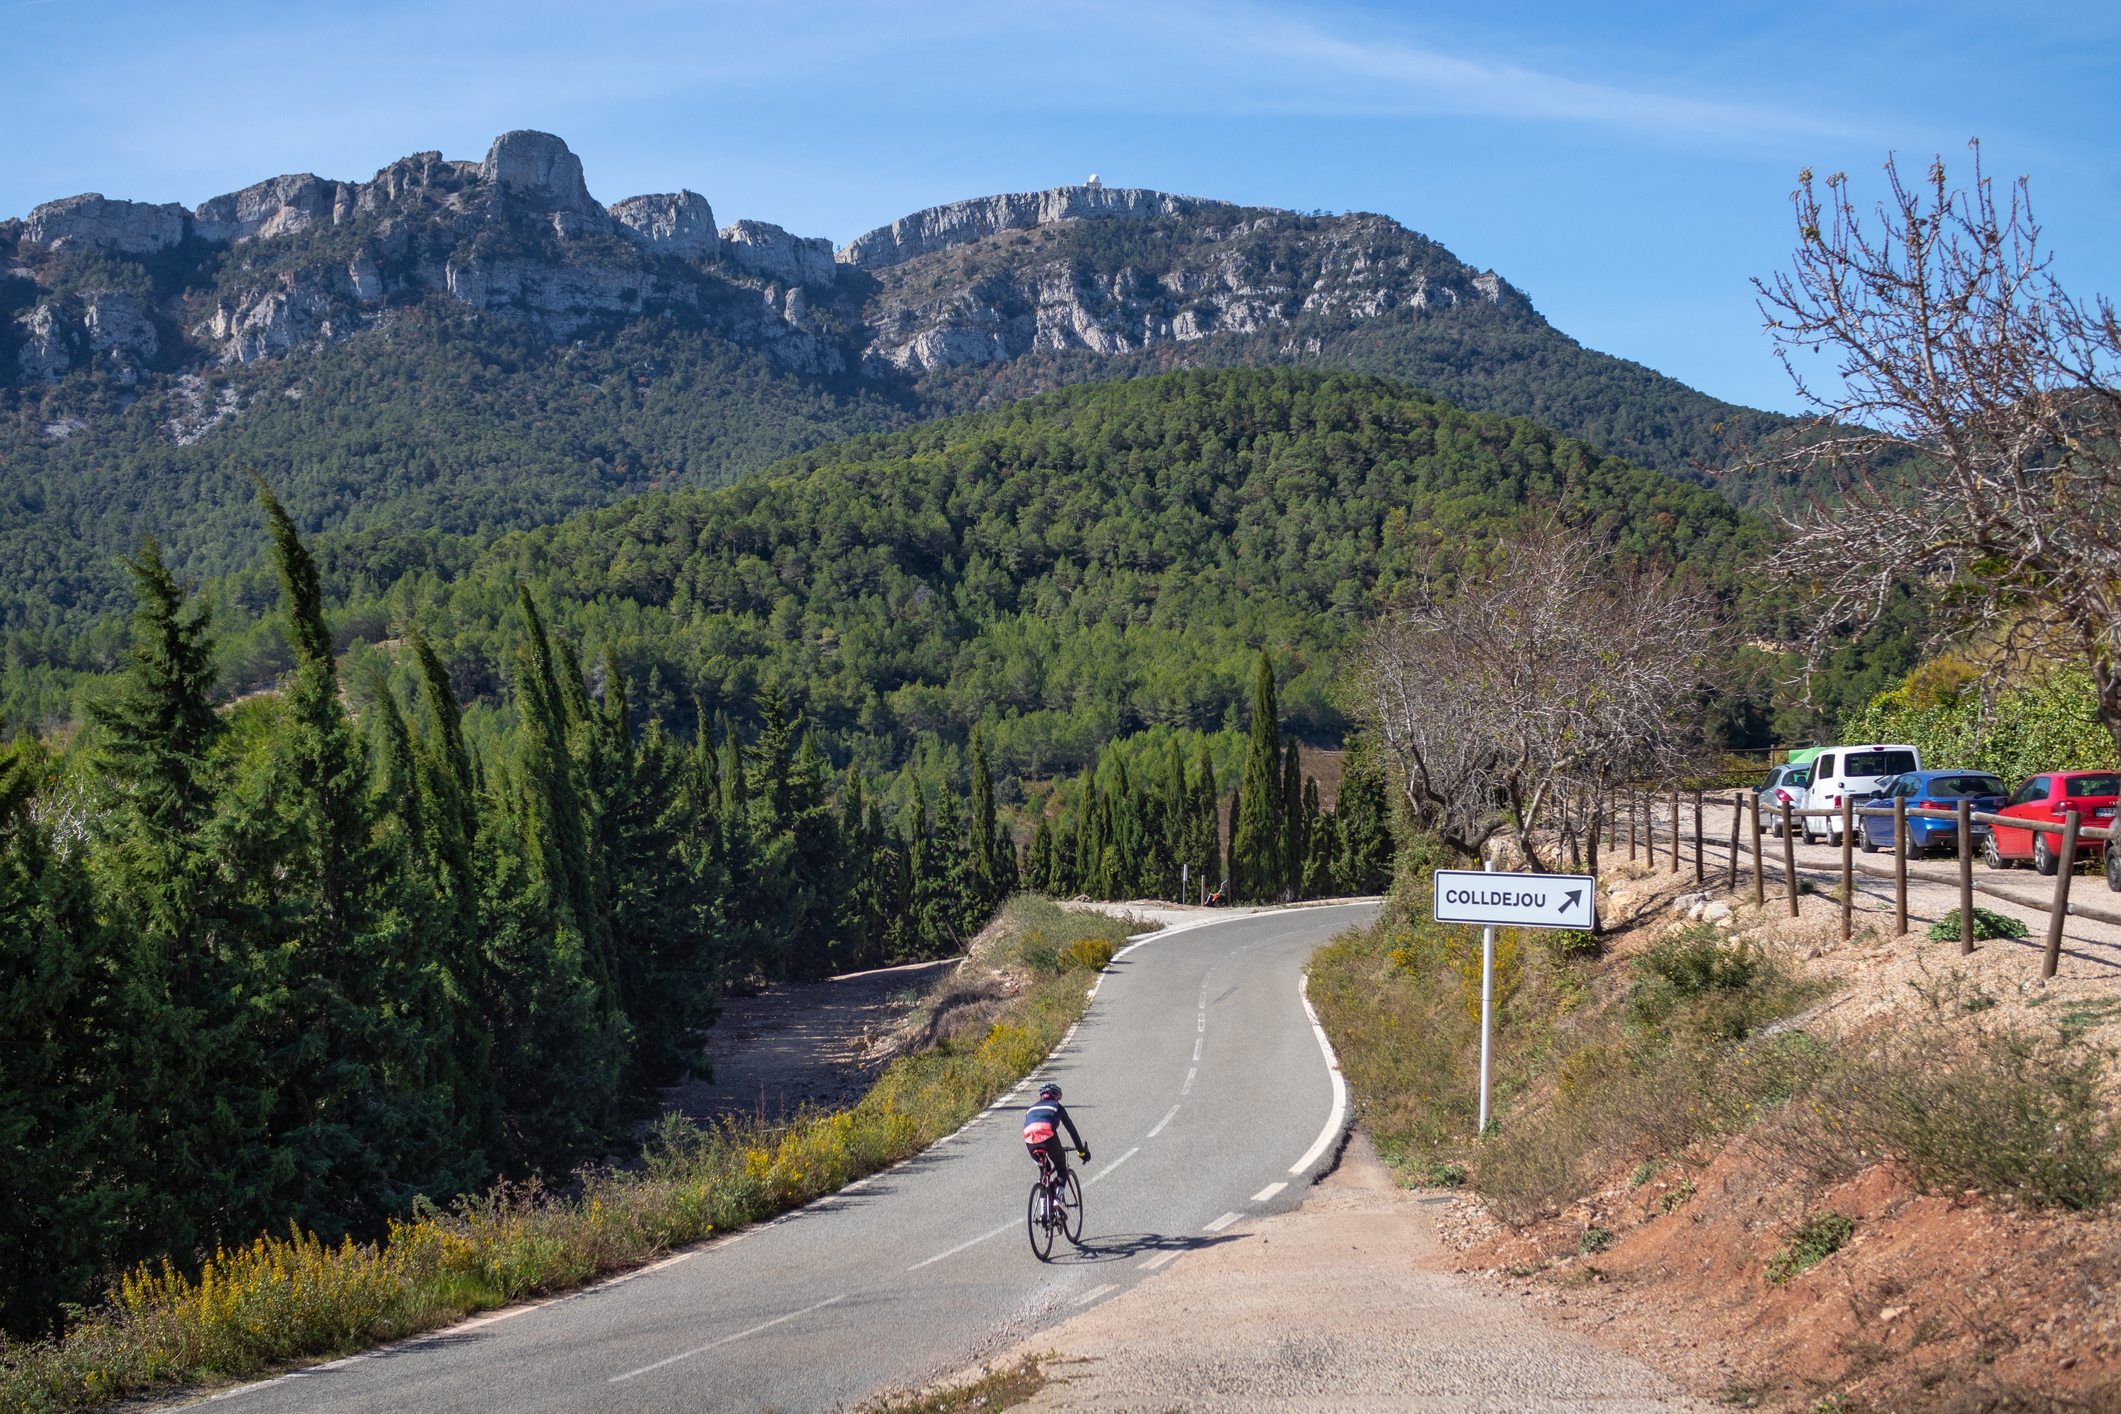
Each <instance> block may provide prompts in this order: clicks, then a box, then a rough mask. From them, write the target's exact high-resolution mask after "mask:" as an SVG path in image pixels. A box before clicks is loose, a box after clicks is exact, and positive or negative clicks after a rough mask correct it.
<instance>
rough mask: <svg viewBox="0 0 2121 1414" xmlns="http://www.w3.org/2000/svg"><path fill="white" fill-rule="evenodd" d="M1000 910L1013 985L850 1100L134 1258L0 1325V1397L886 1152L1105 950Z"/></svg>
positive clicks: (42, 1405)
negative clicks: (517, 1177)
mask: <svg viewBox="0 0 2121 1414" xmlns="http://www.w3.org/2000/svg"><path fill="white" fill-rule="evenodd" d="M1010 908H1011V910H1012V913H1011V914H1010V916H1009V917H1008V918H1005V919H1004V920H1003V921H1004V925H1005V926H1003V927H1002V928H1000V929H999V930H997V931H996V933H995V935H994V938H993V939H992V940H991V942H990V947H991V948H992V949H993V950H994V952H995V953H996V955H997V956H1000V957H1003V958H1004V959H1005V960H1006V962H1007V964H1008V965H1009V966H1012V967H1015V968H1016V969H1018V974H1019V977H1020V981H1019V984H1018V985H1017V986H1016V987H1015V990H1014V992H1013V994H1012V995H1009V996H1007V997H1005V998H1002V999H1000V1000H999V1001H998V1002H997V1004H996V1005H995V1006H993V1007H992V1008H991V1009H988V1010H986V1011H985V1012H984V1013H983V1014H982V1017H981V1020H980V1024H979V1029H978V1033H977V1034H976V1035H968V1034H967V1032H966V1028H964V1027H962V1026H953V1027H951V1028H949V1030H948V1031H947V1032H945V1033H944V1034H943V1035H942V1036H941V1037H940V1038H939V1039H938V1041H937V1043H936V1044H935V1045H934V1046H933V1047H932V1048H930V1049H927V1050H925V1051H922V1052H920V1053H918V1054H910V1055H904V1056H901V1057H900V1058H899V1059H897V1060H894V1061H893V1062H892V1063H891V1064H890V1065H889V1066H887V1067H886V1068H885V1070H884V1072H883V1074H882V1075H881V1076H880V1077H879V1078H878V1080H877V1083H876V1085H875V1086H874V1087H873V1088H872V1089H871V1090H870V1092H869V1093H868V1094H867V1095H866V1096H864V1097H863V1099H862V1100H861V1102H860V1103H859V1104H857V1105H855V1106H854V1107H853V1108H851V1109H847V1110H840V1111H835V1112H829V1113H817V1114H805V1115H800V1116H798V1117H796V1118H795V1119H793V1120H790V1121H788V1122H786V1123H780V1124H761V1123H758V1122H755V1121H735V1122H729V1123H724V1124H720V1125H715V1126H711V1127H705V1128H703V1127H699V1126H696V1125H693V1124H691V1123H690V1122H688V1121H685V1120H683V1119H680V1118H678V1117H676V1116H670V1117H666V1118H665V1120H664V1121H663V1123H662V1124H661V1125H660V1126H658V1127H657V1128H656V1130H655V1131H654V1132H653V1133H652V1134H651V1136H650V1138H649V1142H648V1144H647V1146H646V1149H645V1150H644V1153H643V1163H642V1165H641V1167H640V1168H639V1169H638V1170H633V1171H584V1172H583V1173H582V1174H581V1175H580V1176H579V1177H580V1180H581V1181H580V1185H579V1192H578V1193H577V1194H575V1195H572V1196H567V1197H561V1196H556V1195H552V1194H549V1193H546V1192H544V1191H542V1190H541V1189H539V1188H538V1187H537V1186H536V1185H534V1184H533V1185H521V1186H510V1185H502V1186H500V1187H497V1188H495V1189H494V1190H492V1191H491V1192H489V1193H487V1194H485V1195H483V1196H481V1197H479V1198H477V1199H468V1200H461V1201H460V1202H459V1203H458V1204H457V1205H456V1207H455V1208H453V1209H452V1210H450V1211H448V1212H443V1211H441V1210H439V1209H436V1208H434V1207H433V1206H432V1205H423V1206H422V1207H421V1209H420V1210H419V1211H417V1212H416V1213H414V1214H413V1215H412V1216H411V1217H410V1219H409V1220H408V1221H405V1222H402V1223H395V1224H393V1225H392V1227H391V1229H390V1232H389V1234H388V1236H387V1237H386V1238H385V1239H384V1240H383V1241H381V1242H377V1243H369V1244H362V1243H355V1242H350V1241H349V1242H346V1243H344V1244H341V1245H338V1246H330V1245H327V1244H325V1243H322V1242H320V1241H319V1240H318V1239H317V1238H316V1237H314V1236H313V1235H308V1234H304V1233H301V1232H290V1233H289V1235H288V1236H286V1237H273V1236H264V1237H260V1238H259V1239H258V1240H257V1241H256V1242H254V1243H252V1244H251V1245H250V1246H248V1247H245V1248H242V1249H240V1250H237V1251H232V1252H231V1251H222V1252H217V1253H215V1254H214V1255H213V1256H212V1257H210V1258H208V1259H207V1260H205V1261H204V1262H203V1263H201V1264H200V1265H199V1267H198V1269H197V1271H196V1272H195V1273H187V1272H184V1271H180V1270H177V1269H174V1268H173V1267H171V1266H169V1265H168V1264H164V1265H163V1266H162V1268H161V1269H160V1270H158V1271H150V1270H148V1269H147V1268H145V1267H142V1268H141V1269H140V1270H138V1271H137V1272H134V1273H133V1274H131V1275H130V1276H128V1277H126V1278H125V1279H124V1280H123V1281H122V1282H121V1283H120V1284H119V1287H118V1289H117V1290H116V1291H115V1292H114V1293H112V1296H111V1299H110V1300H109V1301H108V1302H107V1303H106V1305H105V1306H104V1307H103V1308H101V1309H100V1310H97V1311H95V1312H93V1313H89V1314H86V1315H85V1316H84V1317H83V1318H82V1319H80V1320H77V1321H76V1322H74V1323H73V1325H72V1328H71V1329H70V1330H69V1331H68V1332H67V1333H66V1335H65V1337H64V1338H63V1339H62V1340H58V1341H48V1342H40V1343H37V1344H32V1345H8V1344H6V1343H5V1342H4V1338H0V1410H6V1411H47V1410H64V1409H83V1408H89V1407H93V1406H95V1405H98V1404H103V1403H107V1402H109V1401H111V1400H113V1399H116V1398H119V1397H121V1396H124V1395H128V1394H133V1393H138V1392H141V1391H145V1390H148V1389H151V1388H153V1387H155V1386H157V1385H165V1384H169V1383H172V1382H179V1381H197V1380H201V1379H213V1378H224V1379H225V1378H231V1377H237V1376H241V1375H246V1374H253V1373H256V1372H259V1371H265V1370H271V1369H275V1368H281V1367H285V1366H287V1365H290V1364H294V1363H298V1362H302V1361H306V1360H310V1359H315V1358H320V1357H331V1356H336V1355H341V1354H345V1353H347V1352H349V1351H353V1350H358V1349H362V1348H364V1347H367V1346H372V1345H375V1344H377V1343H379V1342H383V1341H388V1340H393V1339H398V1338H402V1337H404V1336H407V1335H411V1334H415V1333H417V1332H420V1331H424V1330H430V1329H434V1328H436V1327H438V1326H443V1325H447V1324H449V1323H450V1322H452V1321H455V1320H458V1319H460V1318H462V1317H463V1316H466V1315H468V1314H471V1313H473V1312H476V1311H480V1310H486V1309H490V1308H492V1307H496V1306H501V1305H505V1304H507V1303H508V1302H511V1301H515V1300H519V1299H522V1298H524V1297H527V1296H535V1295H539V1294H543V1293H547V1292H554V1291H562V1290H566V1289H568V1288H571V1287H576V1286H580V1285H582V1284H583V1283H585V1282H588V1281H592V1280H594V1279H596V1278H597V1277H599V1276H603V1275H606V1274H609V1273H611V1272H615V1271H622V1270H625V1269H628V1268H631V1267H635V1266H638V1265H640V1264H641V1263H643V1262H646V1261H649V1260H652V1259H653V1258H655V1257H657V1256H659V1255H661V1254H663V1253H665V1252H668V1251H669V1250H671V1249H672V1248H674V1247H679V1246H683V1245H685V1244H688V1243H692V1242H697V1241H700V1240H701V1239H703V1238H706V1237H708V1236H711V1235H712V1234H714V1233H716V1232H724V1231H728V1230H730V1229H733V1228H737V1227H741V1226H743V1225H744V1224H746V1223H750V1222H756V1221H758V1220H760V1219H762V1218H766V1217H770V1216H772V1215H773V1214H775V1213H778V1212H783V1211H786V1210H787V1209H789V1208H791V1207H796V1206H799V1205H801V1204H803V1203H806V1202H809V1201H810V1200H812V1199H814V1198H817V1197H820V1196H822V1195H824V1194H826V1193H830V1192H832V1191H834V1190H836V1189H838V1188H840V1187H842V1186H844V1185H845V1184H847V1183H849V1182H852V1181H853V1180H855V1179H857V1178H860V1177H862V1176H863V1175H865V1174H870V1173H874V1172H876V1171H877V1170H879V1169H881V1168H884V1167H887V1166H888V1165H890V1164H893V1163H896V1162H897V1161H899V1160H900V1159H903V1158H906V1157H907V1156H909V1155H911V1154H913V1153H915V1152H917V1151H918V1150H920V1149H922V1148H924V1147H925V1146H927V1145H928V1144H930V1143H933V1142H934V1141H935V1140H936V1139H939V1138H941V1137H942V1136H943V1135H945V1134H948V1133H950V1132H952V1131H953V1130H955V1129H957V1128H958V1127H960V1126H961V1125H963V1124H964V1123H965V1122H966V1121H967V1120H969V1119H970V1118H971V1117H972V1116H973V1115H974V1114H976V1113H978V1111H979V1110H980V1109H981V1108H983V1107H984V1106H985V1105H987V1104H988V1103H989V1102H990V1101H992V1100H993V1099H994V1097H995V1096H997V1095H999V1094H1001V1093H1002V1092H1004V1091H1006V1090H1007V1089H1008V1088H1009V1087H1010V1086H1012V1085H1014V1084H1015V1083H1016V1082H1017V1081H1018V1080H1019V1079H1021V1078H1022V1077H1023V1076H1024V1075H1025V1074H1026V1073H1027V1072H1029V1071H1030V1070H1032V1069H1033V1068H1034V1067H1036V1066H1037V1065H1038V1064H1039V1063H1040V1062H1041V1061H1042V1060H1044V1058H1045V1057H1046V1055H1047V1053H1048V1052H1050V1051H1051V1050H1052V1049H1053V1047H1054V1046H1055V1045H1056V1044H1057V1043H1058V1042H1059V1040H1060V1038H1061V1035H1062V1033H1064V1032H1065V1031H1066V1030H1067V1028H1068V1026H1069V1025H1070V1024H1072V1023H1073V1022H1074V1021H1075V1020H1076V1018H1077V1017H1079V1016H1080V1015H1081V1014H1082V1009H1083V1005H1084V993H1085V990H1086V989H1085V987H1084V985H1083V984H1084V978H1085V972H1084V970H1083V967H1084V966H1085V965H1087V964H1088V963H1089V962H1091V961H1092V960H1098V965H1100V966H1101V965H1102V963H1103V961H1109V960H1110V956H1111V951H1110V943H1109V941H1108V940H1107V935H1108V933H1109V931H1110V929H1109V927H1108V926H1106V925H1110V924H1111V923H1112V920H1109V919H1106V920H1103V922H1102V923H1100V922H1099V921H1098V920H1096V919H1094V918H1091V919H1086V920H1085V922H1084V924H1082V925H1074V924H1072V922H1071V923H1070V924H1069V925H1066V926H1064V927H1063V928H1062V930H1061V935H1060V938H1061V940H1060V942H1059V943H1058V944H1057V945H1052V944H1049V942H1048V941H1047V940H1045V939H1040V940H1037V941H1035V942H1033V943H1032V944H1031V945H1030V946H1029V947H1026V946H1024V945H1023V943H1022V937H1023V935H1024V934H1026V933H1028V932H1029V931H1031V930H1032V929H1033V928H1034V927H1038V926H1040V925H1045V926H1052V925H1051V923H1050V920H1047V919H1045V913H1044V911H1050V912H1052V913H1053V914H1056V915H1060V916H1061V917H1062V918H1064V919H1068V920H1073V919H1074V918H1076V917H1078V916H1079V915H1062V914H1061V911H1060V910H1058V909H1052V908H1051V906H1050V905H1043V906H1041V905H1039V904H1037V903H1036V902H1034V903H1032V904H1028V905H1019V904H1014V903H1012V905H1010ZM1042 909H1043V910H1044V911H1042ZM1012 919H1013V920H1014V921H1013V922H1012V921H1011V920H1012ZM1086 940H1087V942H1088V944H1089V945H1088V946H1085V942H1086ZM1048 951H1050V952H1051V957H1050V959H1048V957H1047V952H1048ZM1012 1378H1014V1377H1012ZM1032 1388H1035V1386H1032ZM1025 1397H1028V1392H1027V1394H1026V1396H1025ZM921 1407H923V1408H925V1407H927V1406H921ZM935 1407H937V1408H941V1407H944V1406H935ZM948 1407H952V1408H955V1407H957V1406H955V1405H952V1406H948Z"/></svg>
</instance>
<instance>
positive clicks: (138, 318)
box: [81, 290, 161, 358]
mask: <svg viewBox="0 0 2121 1414" xmlns="http://www.w3.org/2000/svg"><path fill="white" fill-rule="evenodd" d="M81 304H82V311H83V312H82V319H81V322H82V324H83V325H85V326H86V327H87V329H88V346H89V347H90V348H92V349H95V350H97V351H98V352H101V351H104V350H107V349H123V350H125V351H127V352H130V353H135V354H138V355H139V356H140V357H142V358H153V357H154V356H155V354H156V352H157V351H158V350H159V349H160V348H161V340H159V339H158V338H157V337H156V336H155V325H154V321H152V320H151V319H149V318H148V317H147V306H146V305H144V304H142V303H141V302H140V299H139V298H138V296H135V295H128V294H123V293H121V292H119V291H117V290H90V291H88V292H87V293H86V294H84V295H82V296H81Z"/></svg>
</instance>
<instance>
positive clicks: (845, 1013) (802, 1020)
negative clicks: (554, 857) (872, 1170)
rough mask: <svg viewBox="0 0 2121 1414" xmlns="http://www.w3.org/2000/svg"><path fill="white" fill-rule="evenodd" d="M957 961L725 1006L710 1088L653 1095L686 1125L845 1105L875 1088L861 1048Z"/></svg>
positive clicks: (734, 1000) (712, 1052) (783, 990)
mask: <svg viewBox="0 0 2121 1414" xmlns="http://www.w3.org/2000/svg"><path fill="white" fill-rule="evenodd" d="M957 961H958V960H957V959H956V958H945V959H943V960H942V961H940V962H916V963H910V964H908V965H907V966H904V967H887V968H883V969H881V970H879V971H875V972H856V973H850V974H848V975H847V976H845V977H835V978H832V979H831V980H830V981H826V982H811V983H807V984H804V985H801V986H788V987H769V988H767V989H766V990H765V991H763V992H760V993H759V994H758V995H757V996H755V997H731V998H729V999H728V1000H727V1001H725V1002H724V1003H723V1004H722V1015H721V1018H720V1019H719V1020H717V1021H716V1022H715V1024H714V1030H713V1032H712V1033H711V1039H710V1040H709V1042H708V1047H707V1058H708V1060H709V1061H710V1062H711V1063H712V1064H713V1066H714V1079H712V1080H695V1081H692V1082H690V1083H688V1084H684V1085H677V1086H672V1087H671V1088H670V1089H668V1090H666V1091H664V1092H663V1094H664V1103H665V1107H666V1108H668V1109H671V1110H675V1111H676V1112H678V1113H679V1114H682V1115H684V1116H686V1117H687V1118H689V1119H693V1120H711V1119H720V1118H723V1117H725V1116H728V1115H758V1116H763V1117H764V1118H766V1119H769V1120H771V1119H780V1118H784V1117H785V1116H787V1115H789V1114H792V1113H794V1112H795V1111H796V1110H799V1109H801V1108H802V1107H804V1106H805V1105H810V1106H841V1105H851V1104H853V1103H854V1102H855V1101H856V1100H859V1099H860V1098H861V1097H862V1095H863V1093H864V1092H866V1091H867V1090H868V1088H869V1086H870V1084H871V1082H873V1081H874V1080H875V1079H876V1066H875V1065H873V1064H866V1063H865V1062H864V1061H863V1053H864V1052H865V1051H866V1050H867V1049H868V1042H869V1041H870V1039H872V1038H877V1037H881V1036H883V1035H884V1034H885V1033H886V1032H888V1031H890V1030H891V1028H892V1027H893V1026H894V1025H896V1024H897V1022H898V1021H899V1019H900V1018H901V1017H903V1016H905V1014H906V1013H907V1012H908V1011H910V1010H912V1008H913V1007H914V1005H915V1004H916V1003H917V1002H918V1000H919V998H920V995H921V993H922V992H923V991H924V990H925V989H926V988H927V987H928V986H930V985H931V984H932V983H933V982H934V981H935V980H936V979H937V978H938V977H940V976H942V975H943V973H944V970H945V969H948V968H952V967H955V966H956V965H957Z"/></svg>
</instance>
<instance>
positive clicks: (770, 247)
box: [722, 221, 834, 288]
mask: <svg viewBox="0 0 2121 1414" xmlns="http://www.w3.org/2000/svg"><path fill="white" fill-rule="evenodd" d="M722 243H723V244H724V245H725V246H727V247H728V253H729V255H730V257H731V258H732V259H734V260H735V261H736V263H737V266H738V268H740V269H742V270H745V271H747V272H749V273H750V274H753V275H759V276H763V277H764V278H766V279H768V280H781V281H785V282H786V283H788V284H791V285H811V286H814V287H819V288H823V287H826V286H829V285H831V283H832V279H833V274H834V261H833V258H832V242H831V241H828V240H826V239H825V238H824V237H822V236H815V237H811V238H808V239H806V238H804V237H802V236H792V235H790V234H788V232H786V231H784V230H782V229H781V228H780V227H779V226H776V225H773V224H771V223H770V222H766V221H739V222H737V223H736V224H735V225H734V226H731V227H729V228H727V229H726V230H724V231H723V232H722Z"/></svg>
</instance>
